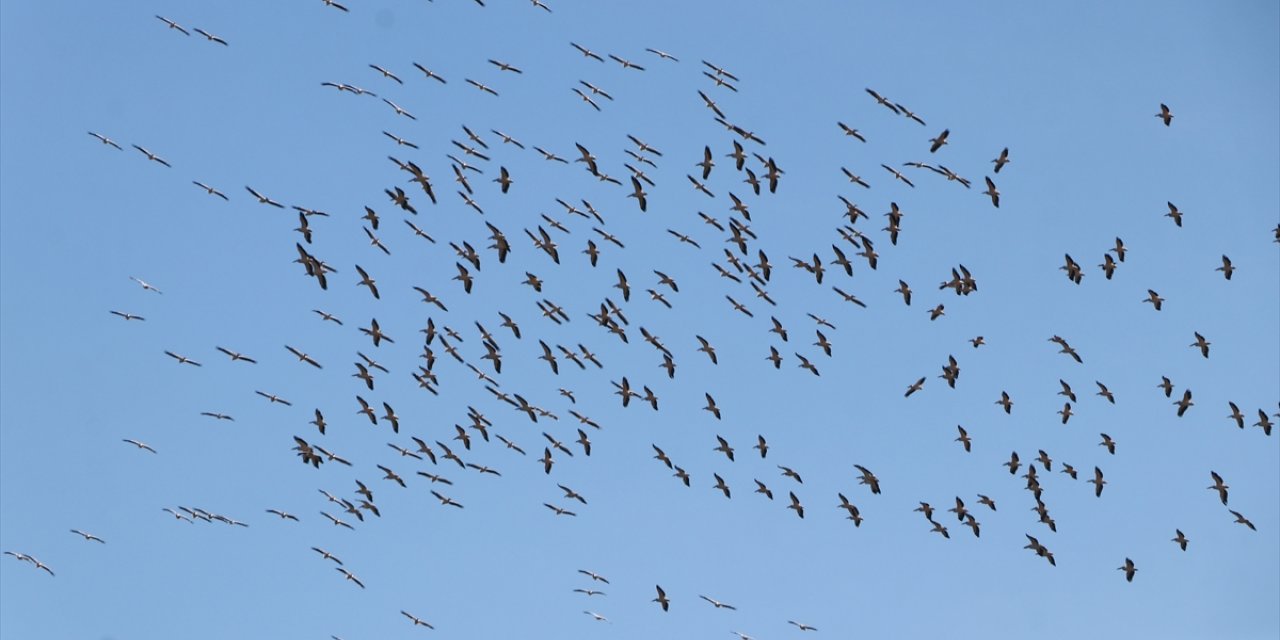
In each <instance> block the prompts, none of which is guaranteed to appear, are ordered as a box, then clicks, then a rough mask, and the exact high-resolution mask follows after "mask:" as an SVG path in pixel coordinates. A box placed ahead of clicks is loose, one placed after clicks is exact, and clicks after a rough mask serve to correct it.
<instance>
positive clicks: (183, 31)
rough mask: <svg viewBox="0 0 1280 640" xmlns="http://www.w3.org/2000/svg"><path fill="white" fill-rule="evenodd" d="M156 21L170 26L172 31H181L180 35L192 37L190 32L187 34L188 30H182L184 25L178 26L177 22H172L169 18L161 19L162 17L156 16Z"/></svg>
mask: <svg viewBox="0 0 1280 640" xmlns="http://www.w3.org/2000/svg"><path fill="white" fill-rule="evenodd" d="M156 20H159V21H160V22H163V23H165V24H167V25H169V28H170V29H175V30H177V31H179V32H180V33H182V35H184V36H189V35H191V34H190V33H188V32H187V30H186V29H183V28H182V25H180V24H178V23H176V22H174V21H172V20H170V19H168V18H165V17H161V16H156Z"/></svg>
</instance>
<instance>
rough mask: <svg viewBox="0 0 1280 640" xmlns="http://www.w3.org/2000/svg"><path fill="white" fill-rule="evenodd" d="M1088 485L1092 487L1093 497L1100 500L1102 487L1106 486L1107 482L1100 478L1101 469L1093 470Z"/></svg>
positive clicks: (1095, 468)
mask: <svg viewBox="0 0 1280 640" xmlns="http://www.w3.org/2000/svg"><path fill="white" fill-rule="evenodd" d="M1089 484H1092V485H1094V490H1093V495H1095V496H1097V497H1099V498H1101V497H1102V487H1103V485H1105V484H1107V481H1106V480H1104V479H1103V478H1102V469H1099V468H1098V467H1094V468H1093V479H1091V480H1089Z"/></svg>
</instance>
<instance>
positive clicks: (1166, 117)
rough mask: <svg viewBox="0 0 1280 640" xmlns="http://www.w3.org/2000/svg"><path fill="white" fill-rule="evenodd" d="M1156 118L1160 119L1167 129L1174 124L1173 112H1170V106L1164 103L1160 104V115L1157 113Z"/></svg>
mask: <svg viewBox="0 0 1280 640" xmlns="http://www.w3.org/2000/svg"><path fill="white" fill-rule="evenodd" d="M1156 117H1157V118H1160V120H1162V121H1163V122H1164V126H1166V127H1167V126H1169V124H1170V123H1172V122H1173V112H1172V111H1170V110H1169V107H1168V105H1166V104H1165V103H1163V102H1161V103H1160V113H1157V114H1156Z"/></svg>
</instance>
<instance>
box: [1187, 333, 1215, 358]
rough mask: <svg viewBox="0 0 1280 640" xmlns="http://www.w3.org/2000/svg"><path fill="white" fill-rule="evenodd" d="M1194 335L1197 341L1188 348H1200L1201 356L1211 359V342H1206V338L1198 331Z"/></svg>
mask: <svg viewBox="0 0 1280 640" xmlns="http://www.w3.org/2000/svg"><path fill="white" fill-rule="evenodd" d="M1194 333H1195V334H1196V341H1195V342H1193V343H1191V344H1190V345H1188V346H1191V347H1197V348H1199V349H1200V355H1202V356H1204V357H1206V358H1208V357H1209V344H1210V343H1209V341H1208V340H1205V339H1204V336H1202V335H1200V332H1199V331H1196V332H1194Z"/></svg>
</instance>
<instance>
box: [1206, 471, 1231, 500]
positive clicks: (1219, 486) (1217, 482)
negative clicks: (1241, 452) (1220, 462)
mask: <svg viewBox="0 0 1280 640" xmlns="http://www.w3.org/2000/svg"><path fill="white" fill-rule="evenodd" d="M1209 475H1210V476H1212V477H1213V484H1212V485H1210V486H1209V487H1208V488H1209V489H1212V490H1214V491H1217V492H1218V499H1220V500H1222V504H1223V505H1225V504H1227V489H1229V488H1230V487H1229V486H1228V485H1227V484H1226V483H1225V482H1223V481H1222V476H1220V475H1218V472H1217V471H1210V472H1209Z"/></svg>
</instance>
